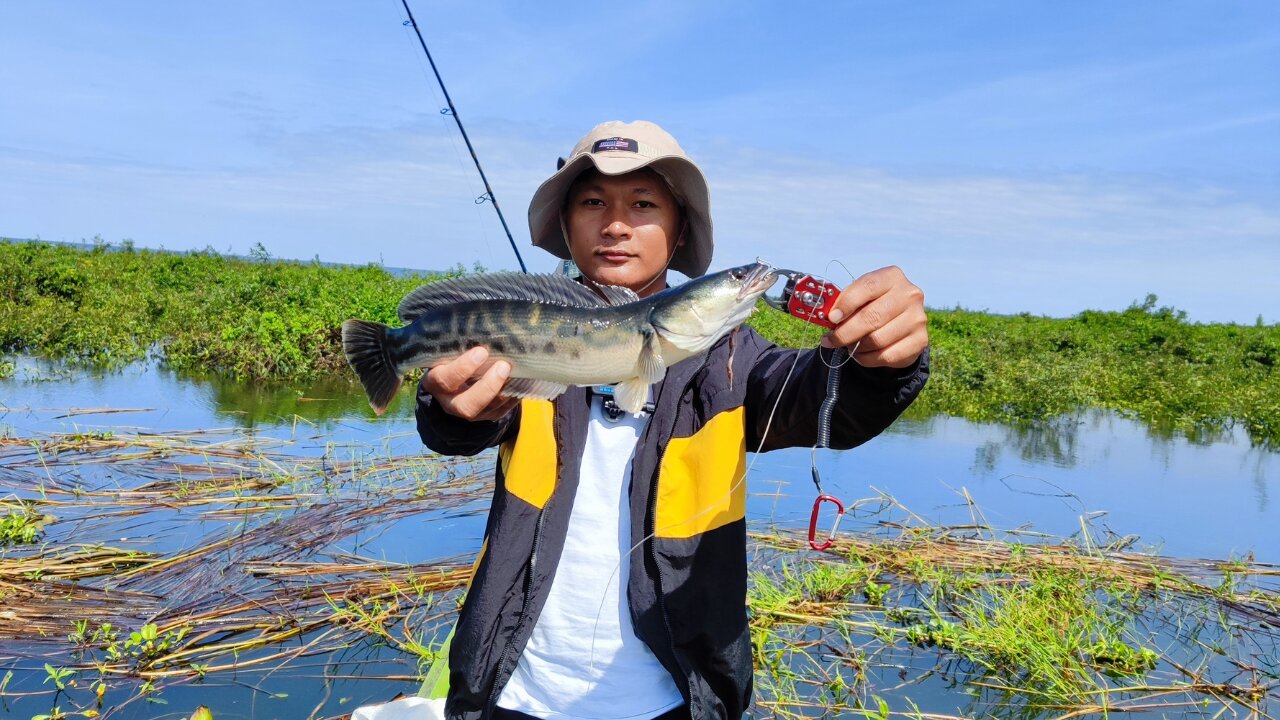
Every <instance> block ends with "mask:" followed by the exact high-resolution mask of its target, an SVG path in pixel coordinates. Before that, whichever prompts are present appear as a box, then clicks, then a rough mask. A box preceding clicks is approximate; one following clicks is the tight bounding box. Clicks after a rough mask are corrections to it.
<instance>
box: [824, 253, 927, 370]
mask: <svg viewBox="0 0 1280 720" xmlns="http://www.w3.org/2000/svg"><path fill="white" fill-rule="evenodd" d="M831 319H832V320H833V321H835V322H836V323H837V324H836V326H835V327H834V328H833V329H832V330H831V331H830V332H829V333H827V335H826V337H824V338H822V345H823V347H829V348H831V347H839V346H844V347H847V348H849V352H850V353H852V355H853V359H854V360H855V361H857V363H858V364H859V365H862V366H864V367H892V368H904V367H907V366H909V365H911V364H912V363H914V362H915V361H916V358H918V357H920V353H922V352H924V349H925V347H927V346H928V345H929V329H928V320H927V318H926V317H925V313H924V291H923V290H921V289H920V288H918V287H916V286H915V285H914V284H913V283H912V282H911V281H910V280H908V279H907V276H906V275H905V274H904V273H903V272H902V270H901V269H900V268H898V267H896V266H892V265H891V266H889V267H886V268H880V269H879V270H873V271H871V272H869V273H867V274H866V275H863V276H862V277H860V278H858V279H857V280H854V281H853V282H852V283H851V284H850V285H849V286H848V287H846V288H845V289H844V290H843V291H842V292H841V293H840V297H839V298H837V299H836V304H835V307H834V308H832V310H831ZM855 345H856V346H857V347H856V349H855V347H854V346H855Z"/></svg>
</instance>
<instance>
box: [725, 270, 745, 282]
mask: <svg viewBox="0 0 1280 720" xmlns="http://www.w3.org/2000/svg"><path fill="white" fill-rule="evenodd" d="M729 274H730V275H731V276H732V277H733V279H734V280H741V279H742V278H744V277H746V276H747V273H746V271H745V270H743V269H742V268H734V269H733V270H732V271H730V273H729Z"/></svg>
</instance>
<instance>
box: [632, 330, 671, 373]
mask: <svg viewBox="0 0 1280 720" xmlns="http://www.w3.org/2000/svg"><path fill="white" fill-rule="evenodd" d="M636 370H637V371H638V372H639V374H640V378H639V379H640V382H643V383H644V384H645V385H652V384H653V383H656V382H658V381H659V380H661V379H662V378H663V376H664V375H666V374H667V361H666V360H663V359H662V341H661V340H660V339H659V338H658V333H656V332H654V330H653V329H652V328H650V329H649V330H646V331H645V332H644V338H643V341H642V342H641V344H640V358H639V359H638V360H637V361H636Z"/></svg>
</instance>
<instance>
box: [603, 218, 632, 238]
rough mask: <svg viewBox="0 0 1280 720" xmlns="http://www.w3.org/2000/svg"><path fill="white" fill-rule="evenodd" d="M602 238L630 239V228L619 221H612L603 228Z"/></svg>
mask: <svg viewBox="0 0 1280 720" xmlns="http://www.w3.org/2000/svg"><path fill="white" fill-rule="evenodd" d="M604 236H605V237H607V238H614V239H624V238H628V237H631V226H630V225H628V224H626V223H624V222H623V221H621V220H614V221H613V222H611V223H609V224H608V225H605V226H604Z"/></svg>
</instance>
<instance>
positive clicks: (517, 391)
mask: <svg viewBox="0 0 1280 720" xmlns="http://www.w3.org/2000/svg"><path fill="white" fill-rule="evenodd" d="M568 389H569V386H568V385H564V384H561V383H558V382H552V381H551V380H538V379H536V378H517V377H513V378H508V379H507V383H506V384H505V385H503V386H502V390H501V391H499V393H498V394H499V395H502V396H504V397H514V398H538V399H540V400H554V399H555V398H558V397H560V395H561V394H562V393H564V391H565V390H568Z"/></svg>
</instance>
